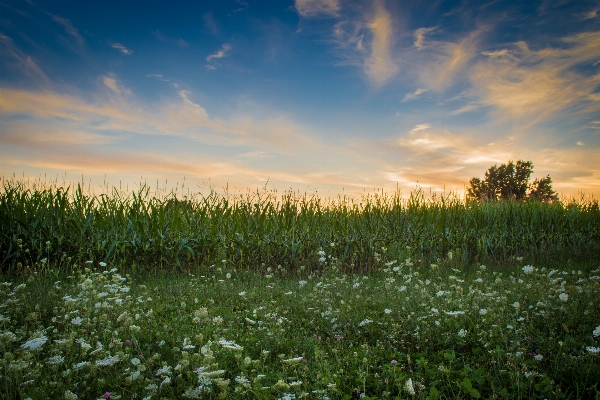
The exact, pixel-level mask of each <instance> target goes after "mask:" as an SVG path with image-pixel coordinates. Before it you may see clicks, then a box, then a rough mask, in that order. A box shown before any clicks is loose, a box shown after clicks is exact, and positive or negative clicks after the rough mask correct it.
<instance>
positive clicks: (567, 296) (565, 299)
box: [558, 292, 569, 303]
mask: <svg viewBox="0 0 600 400" xmlns="http://www.w3.org/2000/svg"><path fill="white" fill-rule="evenodd" d="M558 298H559V299H560V300H561V301H562V302H565V303H566V302H567V301H568V300H569V295H568V294H566V293H564V292H563V293H561V294H559V295H558Z"/></svg>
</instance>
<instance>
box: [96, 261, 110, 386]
mask: <svg viewBox="0 0 600 400" xmlns="http://www.w3.org/2000/svg"><path fill="white" fill-rule="evenodd" d="M98 264H100V266H101V267H106V263H105V262H104V261H100V262H99V263H98ZM109 395H110V394H109Z"/></svg>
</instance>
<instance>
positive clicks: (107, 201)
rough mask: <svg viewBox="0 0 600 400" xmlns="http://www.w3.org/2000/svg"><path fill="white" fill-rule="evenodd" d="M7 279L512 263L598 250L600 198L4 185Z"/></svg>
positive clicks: (0, 243) (0, 247) (1, 215)
mask: <svg viewBox="0 0 600 400" xmlns="http://www.w3.org/2000/svg"><path fill="white" fill-rule="evenodd" d="M0 226H1V236H0V260H1V263H2V264H1V265H2V272H3V273H19V272H21V271H24V270H27V269H34V270H38V271H43V270H45V269H50V268H58V269H59V270H70V269H73V268H74V267H75V266H81V265H82V264H83V263H85V262H86V261H88V260H95V261H96V262H107V263H110V264H111V265H116V266H120V270H121V271H125V272H127V271H131V270H134V271H140V272H155V271H160V270H189V269H193V268H197V267H202V266H209V265H212V264H217V263H221V261H222V260H226V262H227V264H228V267H232V268H237V269H256V270H259V269H265V268H267V267H268V266H270V265H271V266H277V265H281V266H282V268H284V269H286V270H288V271H295V270H296V269H297V268H299V267H300V266H306V267H307V268H309V269H310V268H314V267H315V266H318V265H321V263H319V262H318V259H319V254H318V251H319V250H320V249H322V248H323V249H327V253H328V254H329V255H331V257H333V258H335V259H337V260H338V261H339V262H340V263H341V265H343V267H344V268H345V269H346V270H353V271H367V270H370V269H372V268H373V267H374V265H375V264H376V260H377V259H378V257H379V254H378V253H381V252H382V248H383V249H385V250H386V251H387V256H388V257H389V258H390V259H392V258H394V257H395V258H399V259H400V258H401V257H405V256H411V257H413V258H415V259H422V260H427V261H431V262H435V261H437V260H438V259H445V258H447V257H448V255H449V254H450V253H452V255H453V256H454V257H456V258H457V259H458V260H460V261H461V262H466V263H475V262H487V263H502V262H505V261H506V260H509V259H511V258H514V257H549V256H556V255H557V254H559V255H560V254H569V255H570V256H572V255H573V254H575V255H576V254H577V253H581V252H584V251H585V252H593V253H594V254H600V253H598V252H599V249H598V247H599V246H598V243H600V209H599V207H598V203H597V201H586V200H581V201H570V202H557V203H552V204H547V203H538V202H525V203H518V202H500V203H491V202H489V203H475V202H466V201H464V200H461V199H460V198H458V197H457V196H453V195H450V196H441V197H433V198H426V197H425V195H424V193H423V192H422V191H414V192H412V193H411V194H410V196H409V198H408V199H405V198H402V196H401V194H400V193H399V192H396V193H390V194H378V193H377V194H369V195H366V196H364V197H363V198H362V199H361V200H360V201H355V200H352V199H349V198H347V197H338V198H337V199H333V200H331V199H330V200H324V199H321V198H319V197H318V196H316V195H306V194H304V195H301V194H299V193H295V192H286V193H284V194H283V195H279V194H278V193H277V192H275V191H267V190H263V191H257V192H249V193H247V194H244V195H229V194H227V193H218V192H217V191H214V190H211V191H210V193H208V194H204V195H203V194H198V195H195V196H191V197H185V198H178V197H177V195H175V194H173V193H172V194H170V195H164V196H161V197H156V196H152V195H151V194H150V188H149V187H148V186H142V187H141V188H140V189H139V190H138V191H137V192H132V193H131V194H123V193H122V192H120V191H118V190H114V191H113V193H112V194H110V195H108V194H100V195H95V194H89V193H88V192H86V191H85V189H84V188H82V186H81V185H78V186H77V187H75V188H71V187H62V186H59V185H56V184H55V185H46V186H40V185H28V184H27V183H26V182H23V181H20V180H17V179H12V180H4V181H3V188H2V193H1V195H0Z"/></svg>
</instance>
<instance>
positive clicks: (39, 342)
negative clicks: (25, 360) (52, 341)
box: [21, 336, 48, 350]
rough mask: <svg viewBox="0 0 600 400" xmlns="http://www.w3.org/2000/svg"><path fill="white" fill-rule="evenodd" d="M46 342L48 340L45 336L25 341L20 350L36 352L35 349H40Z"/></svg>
mask: <svg viewBox="0 0 600 400" xmlns="http://www.w3.org/2000/svg"><path fill="white" fill-rule="evenodd" d="M47 341H48V338H47V337H46V336H42V337H38V338H35V339H31V340H28V341H26V342H25V343H23V344H22V345H21V348H22V349H25V350H37V349H39V348H41V347H42V346H43V345H44V343H46V342H47Z"/></svg>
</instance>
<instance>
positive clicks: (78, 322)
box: [71, 317, 83, 325]
mask: <svg viewBox="0 0 600 400" xmlns="http://www.w3.org/2000/svg"><path fill="white" fill-rule="evenodd" d="M82 322H83V318H81V317H75V318H73V319H72V320H71V323H72V324H73V325H81V323H82Z"/></svg>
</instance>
